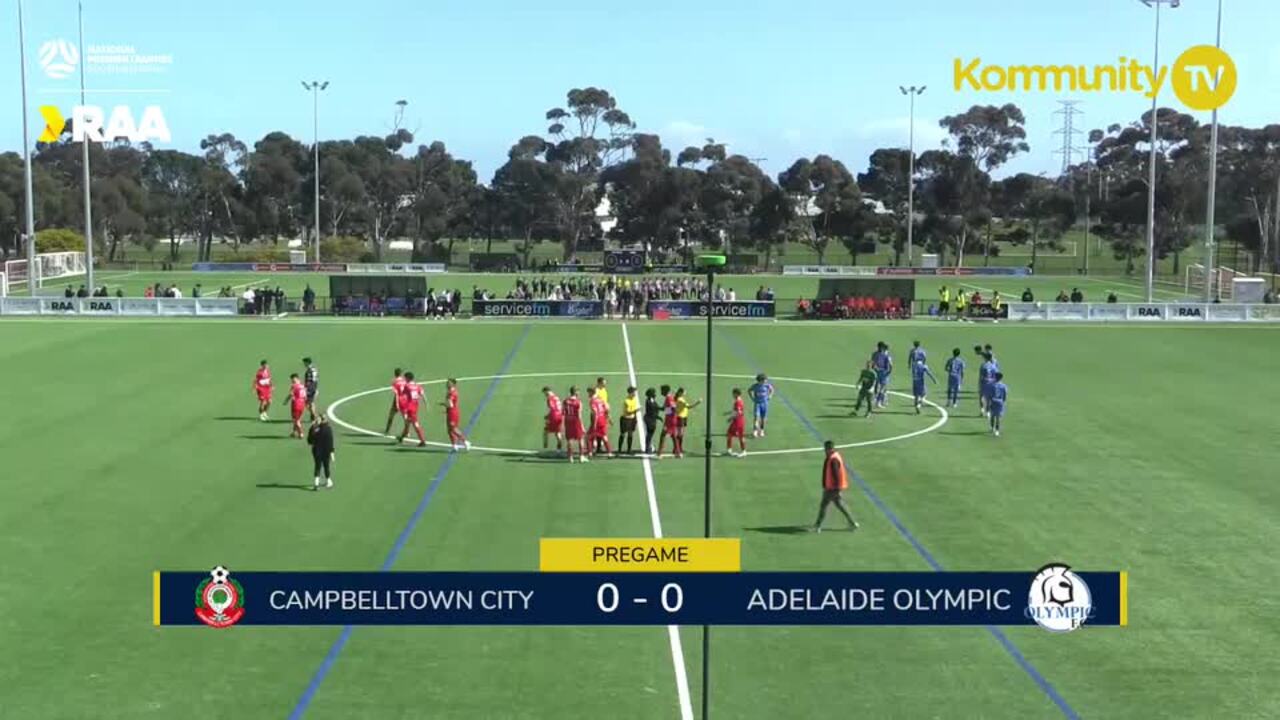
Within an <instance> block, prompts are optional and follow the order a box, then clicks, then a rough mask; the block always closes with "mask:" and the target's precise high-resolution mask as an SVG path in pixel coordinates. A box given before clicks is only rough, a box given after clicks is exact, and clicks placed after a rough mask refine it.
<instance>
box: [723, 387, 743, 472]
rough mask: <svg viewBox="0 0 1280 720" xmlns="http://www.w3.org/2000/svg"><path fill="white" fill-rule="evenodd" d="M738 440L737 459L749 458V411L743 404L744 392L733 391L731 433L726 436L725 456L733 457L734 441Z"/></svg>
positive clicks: (730, 420)
mask: <svg viewBox="0 0 1280 720" xmlns="http://www.w3.org/2000/svg"><path fill="white" fill-rule="evenodd" d="M734 438H737V440H738V448H739V452H738V453H737V455H736V457H746V456H747V411H746V408H745V407H743V404H742V390H740V389H738V388H734V389H733V409H732V410H730V411H729V432H727V433H726V434H725V444H724V454H725V455H730V456H733V455H734V452H733V440H734Z"/></svg>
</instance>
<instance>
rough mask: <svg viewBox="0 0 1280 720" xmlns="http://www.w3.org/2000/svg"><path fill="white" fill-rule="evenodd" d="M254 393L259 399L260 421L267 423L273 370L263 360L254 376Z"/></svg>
mask: <svg viewBox="0 0 1280 720" xmlns="http://www.w3.org/2000/svg"><path fill="white" fill-rule="evenodd" d="M253 392H254V393H255V394H256V395H257V397H258V419H259V420H261V421H262V422H266V421H267V410H268V409H270V407H271V368H269V367H267V361H266V360H263V361H262V364H260V365H259V366H258V372H256V373H254V374H253Z"/></svg>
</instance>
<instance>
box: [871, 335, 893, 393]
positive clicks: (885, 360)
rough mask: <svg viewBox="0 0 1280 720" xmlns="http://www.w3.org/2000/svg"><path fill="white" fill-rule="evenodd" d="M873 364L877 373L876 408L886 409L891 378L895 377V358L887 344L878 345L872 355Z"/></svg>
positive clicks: (880, 343) (879, 343)
mask: <svg viewBox="0 0 1280 720" xmlns="http://www.w3.org/2000/svg"><path fill="white" fill-rule="evenodd" d="M871 364H872V366H873V367H874V369H875V371H876V407H885V406H886V405H887V403H886V400H887V398H888V388H889V377H890V376H891V375H893V356H892V355H890V354H889V345H888V344H887V343H883V342H878V343H876V351H875V352H873V353H871Z"/></svg>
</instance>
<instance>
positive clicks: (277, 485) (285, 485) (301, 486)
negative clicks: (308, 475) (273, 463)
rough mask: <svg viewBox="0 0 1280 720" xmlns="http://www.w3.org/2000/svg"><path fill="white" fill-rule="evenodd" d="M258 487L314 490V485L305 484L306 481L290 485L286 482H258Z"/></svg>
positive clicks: (264, 488) (265, 488)
mask: <svg viewBox="0 0 1280 720" xmlns="http://www.w3.org/2000/svg"><path fill="white" fill-rule="evenodd" d="M258 487H259V488H262V489H263V490H306V491H307V492H314V491H315V485H312V484H307V483H298V484H296V485H290V484H288V483H258Z"/></svg>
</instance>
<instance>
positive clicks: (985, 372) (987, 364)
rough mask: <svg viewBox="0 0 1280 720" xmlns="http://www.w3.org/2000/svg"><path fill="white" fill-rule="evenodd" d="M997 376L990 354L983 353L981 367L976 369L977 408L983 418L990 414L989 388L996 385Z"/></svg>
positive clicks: (997, 371)
mask: <svg viewBox="0 0 1280 720" xmlns="http://www.w3.org/2000/svg"><path fill="white" fill-rule="evenodd" d="M999 374H1000V372H999V370H997V369H996V364H995V361H993V360H992V359H991V354H990V353H983V355H982V365H981V366H980V367H979V368H978V407H979V408H980V409H981V410H982V416H983V417H986V416H988V415H989V414H990V413H991V388H992V386H994V385H995V384H996V375H999Z"/></svg>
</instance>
